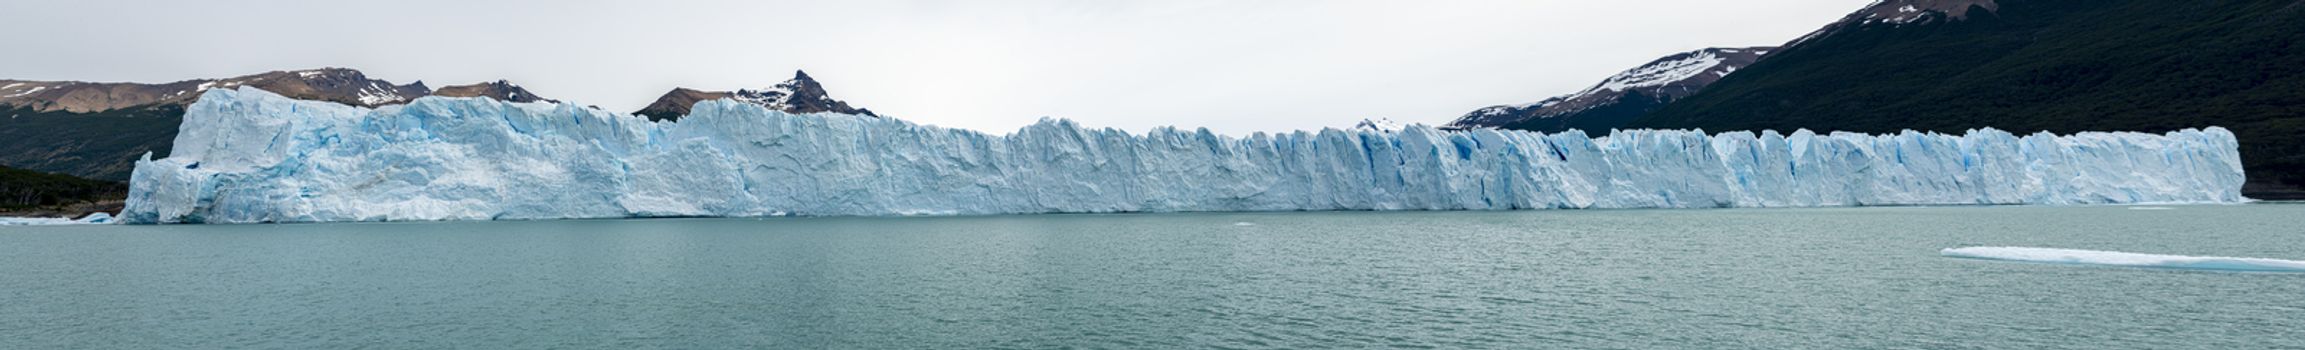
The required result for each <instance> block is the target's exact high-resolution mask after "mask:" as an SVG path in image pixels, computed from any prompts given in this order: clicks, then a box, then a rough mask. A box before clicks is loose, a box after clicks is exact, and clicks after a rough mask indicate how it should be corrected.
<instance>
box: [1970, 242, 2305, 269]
mask: <svg viewBox="0 0 2305 350" xmlns="http://www.w3.org/2000/svg"><path fill="white" fill-rule="evenodd" d="M1938 253H1939V254H1942V255H1944V256H1948V257H1955V258H1968V259H1986V260H2005V261H2023V262H2037V263H2051V264H2072V265H2104V266H2129V267H2153V268H2170V269H2189V270H2220V271H2251V272H2305V261H2296V260H2279V259H2259V258H2227V257H2214V256H2182V255H2159V254H2139V253H2123V252H2108V251H2095V250H2079V249H2057V248H2026V247H1966V248H1948V249H1945V250H1943V251H1939V252H1938Z"/></svg>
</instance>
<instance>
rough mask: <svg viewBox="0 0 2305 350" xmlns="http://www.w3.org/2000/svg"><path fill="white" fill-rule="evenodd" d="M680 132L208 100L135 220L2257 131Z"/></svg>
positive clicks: (2079, 171) (363, 216) (2142, 157)
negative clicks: (1591, 133)
mask: <svg viewBox="0 0 2305 350" xmlns="http://www.w3.org/2000/svg"><path fill="white" fill-rule="evenodd" d="M690 113H691V114H690V115H689V116H688V117H686V118H682V119H680V120H679V121H677V122H662V123H658V122H650V121H648V120H647V119H644V118H641V117H635V116H630V115H624V114H618V113H612V112H607V111H602V110H598V109H593V108H587V107H581V106H578V105H573V104H562V103H549V102H534V103H512V102H502V101H497V100H492V99H486V98H453V97H424V98H418V99H416V100H415V101H413V102H411V103H409V104H406V105H394V106H384V107H379V108H374V109H369V108H362V107H354V106H347V105H341V104H336V103H330V102H319V101H302V100H295V99H291V98H287V97H282V96H280V95H276V94H273V93H270V92H265V91H263V90H258V89H255V88H247V87H243V88H240V89H237V90H227V89H215V90H209V91H207V92H206V93H205V94H204V95H203V96H201V97H200V99H199V101H198V102H196V103H194V104H193V105H192V106H191V107H190V108H189V109H188V110H187V111H186V114H185V116H184V123H183V125H182V126H181V132H180V136H178V138H177V139H176V141H175V145H174V151H173V154H170V155H168V156H167V157H166V158H162V159H151V157H150V156H149V155H148V156H146V157H145V159H144V160H141V161H139V162H137V163H136V168H135V172H134V175H133V177H132V180H131V182H130V193H129V199H128V203H127V205H126V209H125V210H124V212H123V213H122V214H121V215H120V216H119V220H121V221H123V222H128V223H259V222H327V221H404V220H489V219H563V218H624V217H750V216H784V215H801V216H820V215H825V216H829V215H966V214H1016V213H1107V212H1179V211H1296V210H1511V209H1569V208H1710V207H1816V206H1871V205H1967V204H2109V203H2179V202H2186V203H2204V202H2206V203H2224V202H2242V201H2247V200H2248V199H2247V198H2244V197H2242V196H2241V194H2240V188H2241V185H2242V182H2243V180H2244V178H2243V175H2242V168H2241V161H2240V156H2239V152H2238V146H2237V143H2236V141H2235V138H2234V135H2233V133H2231V132H2229V131H2227V130H2225V129H2222V128H2216V127H2210V128H2206V129H2188V130H2181V131H2174V132H2169V133H2165V134H2145V133H2128V132H2114V133H2094V132H2092V133H2079V134H2074V135H2062V136H2060V135H2053V134H2048V133H2038V134H2031V135H2016V134H2011V133H2009V132H2004V131H1999V130H1993V129H1982V130H1971V131H1969V132H1967V133H1966V134H1964V135H1946V134H1937V133H1923V132H1911V131H1908V132H1904V133H1899V134H1892V135H1866V134H1854V133H1828V134H1819V133H1813V132H1810V131H1807V130H1801V131H1794V132H1792V133H1790V134H1780V133H1777V132H1773V131H1768V132H1761V133H1750V132H1729V133H1721V134H1717V135H1708V134H1706V133H1704V132H1702V131H1693V130H1692V131H1679V130H1625V131H1619V132H1616V133H1614V134H1612V135H1609V136H1603V137H1591V136H1588V135H1586V134H1584V133H1582V132H1577V131H1570V132H1565V133H1559V134H1540V133H1531V132H1520V131H1504V130H1490V129H1479V130H1467V131H1443V130H1438V129H1434V128H1431V127H1427V126H1422V125H1418V126H1410V127H1408V128H1405V129H1402V130H1399V131H1382V130H1337V129H1328V130H1321V131H1297V132H1287V133H1256V134H1252V135H1248V136H1245V137H1233V136H1225V135H1218V134H1214V133H1211V132H1209V131H1207V130H1205V129H1201V130H1182V129H1174V128H1162V129H1156V130H1152V131H1150V132H1146V133H1143V134H1132V133H1128V132H1124V131H1120V130H1117V129H1097V128H1087V127H1082V126H1079V125H1076V124H1075V123H1073V122H1070V121H1064V120H1047V119H1044V120H1043V121H1042V122H1040V123H1036V124H1033V125H1030V126H1026V127H1024V128H1022V129H1021V130H1017V131H1016V132H1013V133H1010V134H1008V135H994V134H987V133H982V132H976V131H969V130H961V129H949V128H942V127H935V126H926V125H919V124H914V123H910V122H905V121H900V120H895V119H889V118H873V117H861V116H852V115H843V114H800V115H796V114H789V113H784V112H780V111H774V110H769V109H766V108H762V107H759V106H754V105H748V104H742V103H734V102H729V101H706V102H701V103H698V104H696V105H695V107H694V108H693V109H692V111H691V112H690Z"/></svg>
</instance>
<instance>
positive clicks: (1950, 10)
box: [1784, 0, 2001, 48]
mask: <svg viewBox="0 0 2305 350" xmlns="http://www.w3.org/2000/svg"><path fill="white" fill-rule="evenodd" d="M2000 10H2001V4H2000V3H1996V2H1993V0H1877V1H1874V2H1873V4H1872V5H1866V6H1865V8H1863V9H1859V10H1857V12H1854V13H1850V14H1849V16H1848V17H1842V18H1841V20H1840V21H1838V22H1833V23H1832V24H1828V25H1825V28H1823V29H1818V30H1817V31H1815V32H1811V33H1809V35H1804V36H1801V38H1799V39H1794V40H1793V42H1791V43H1788V44H1785V46H1784V47H1785V48H1792V47H1795V46H1799V45H1801V44H1802V43H1807V42H1810V41H1814V40H1816V39H1818V38H1822V37H1826V36H1831V35H1834V34H1837V33H1841V32H1843V31H1848V30H1855V29H1858V28H1865V27H1870V26H1879V25H1887V26H1905V25H1923V24H1930V23H1942V22H1951V21H1960V20H1965V19H1968V18H1969V16H1971V15H1975V14H1978V12H1977V11H1984V12H1983V13H1987V14H1989V13H1992V12H1995V11H2000Z"/></svg>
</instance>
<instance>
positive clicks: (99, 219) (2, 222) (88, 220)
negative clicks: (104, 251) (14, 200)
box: [0, 213, 113, 226]
mask: <svg viewBox="0 0 2305 350" xmlns="http://www.w3.org/2000/svg"><path fill="white" fill-rule="evenodd" d="M112 222H113V218H112V214H107V213H93V214H88V216H86V217H82V218H80V219H79V220H73V219H72V218H71V217H60V218H26V217H0V226H33V225H86V224H109V223H112Z"/></svg>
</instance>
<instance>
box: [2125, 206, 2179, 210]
mask: <svg viewBox="0 0 2305 350" xmlns="http://www.w3.org/2000/svg"><path fill="white" fill-rule="evenodd" d="M2129 210H2177V208H2170V207H2129Z"/></svg>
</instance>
